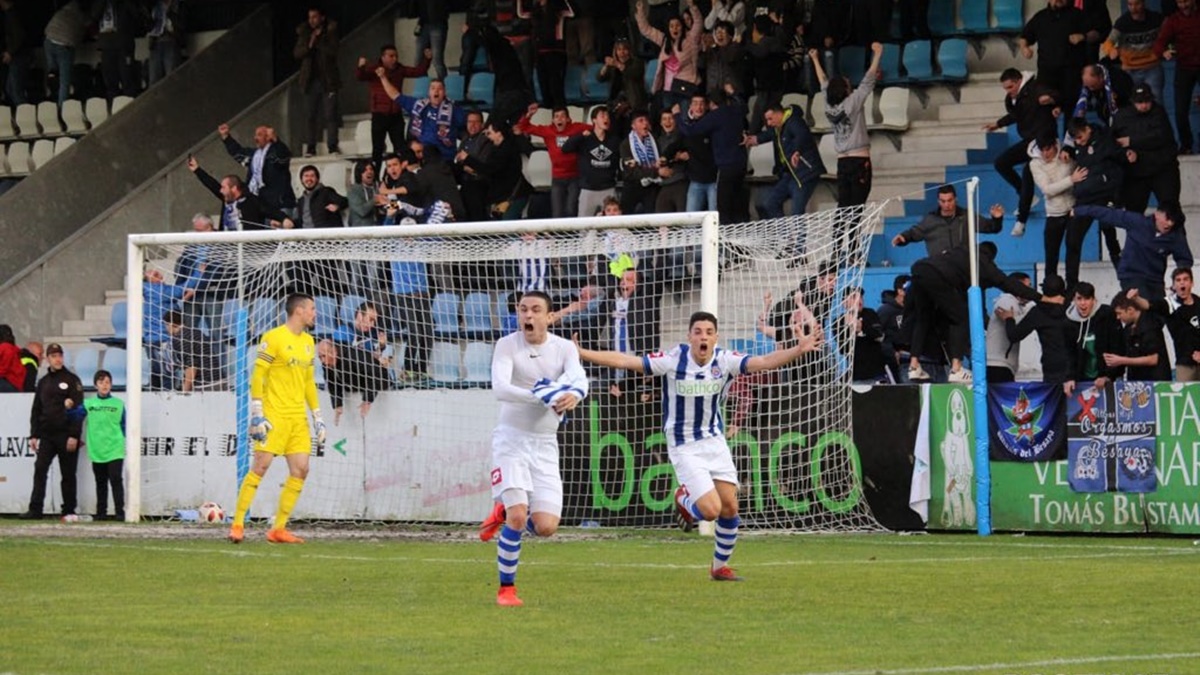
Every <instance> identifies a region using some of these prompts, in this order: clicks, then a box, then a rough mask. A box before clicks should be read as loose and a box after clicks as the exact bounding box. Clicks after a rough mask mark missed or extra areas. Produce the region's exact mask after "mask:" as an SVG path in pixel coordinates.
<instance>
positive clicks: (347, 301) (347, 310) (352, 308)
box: [338, 295, 367, 323]
mask: <svg viewBox="0 0 1200 675" xmlns="http://www.w3.org/2000/svg"><path fill="white" fill-rule="evenodd" d="M366 301H367V299H366V298H364V297H362V296H361V295H346V296H343V297H342V302H341V309H339V310H338V320H339V321H341V322H342V323H354V314H355V313H356V312H358V308H359V307H362V304H363V303H364V302H366Z"/></svg>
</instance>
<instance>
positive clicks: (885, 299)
mask: <svg viewBox="0 0 1200 675" xmlns="http://www.w3.org/2000/svg"><path fill="white" fill-rule="evenodd" d="M911 279H912V277H910V276H908V275H907V274H901V275H899V276H897V277H896V278H895V279H893V280H892V290H890V291H884V292H883V295H882V297H881V300H882V304H880V305H879V309H877V310H875V313H876V314H878V315H879V324H880V325H881V326H882V327H883V343H882V345H881V346H882V348H883V359H884V361H885V362H886V363H887V368H888V371H890V372H891V374H892V381H893V382H904V381H905V380H904V379H902V377H901V368H900V364H901V363H903V362H904V361H906V360H908V350H907V349H906V345H905V343H904V341H903V339H902V338H901V331H900V318H901V316H903V315H904V303H905V302H906V300H905V295H906V294H907V293H908V282H909V281H910V280H911Z"/></svg>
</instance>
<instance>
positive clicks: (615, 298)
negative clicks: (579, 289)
mask: <svg viewBox="0 0 1200 675" xmlns="http://www.w3.org/2000/svg"><path fill="white" fill-rule="evenodd" d="M661 307H662V293H661V288H659V287H658V283H657V281H656V279H655V278H654V273H653V272H651V273H649V274H646V273H644V272H639V271H638V270H637V269H636V268H632V269H627V270H625V271H624V272H622V273H621V279H620V281H619V282H618V284H617V287H616V288H615V289H614V290H613V292H612V297H611V298H609V300H608V302H607V303H606V304H605V313H606V314H608V318H609V324H608V332H609V336H610V337H609V342H610V345H609V346H610V348H611V349H612V350H613V351H614V352H620V353H622V354H648V353H651V352H654V351H656V350H658V348H659V347H660V346H661V342H662V335H661V332H660V326H661V324H662V309H661ZM625 377H626V373H625V372H624V371H622V370H620V369H614V370H613V371H612V372H611V373H610V374H609V378H608V379H609V382H610V383H611V384H610V385H609V387H608V393H609V394H611V395H612V396H613V397H615V398H620V397H621V396H622V395H623V394H624V392H625V389H627V388H628V387H626V386H625ZM643 388H648V387H643Z"/></svg>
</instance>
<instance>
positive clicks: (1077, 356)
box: [1065, 281, 1122, 395]
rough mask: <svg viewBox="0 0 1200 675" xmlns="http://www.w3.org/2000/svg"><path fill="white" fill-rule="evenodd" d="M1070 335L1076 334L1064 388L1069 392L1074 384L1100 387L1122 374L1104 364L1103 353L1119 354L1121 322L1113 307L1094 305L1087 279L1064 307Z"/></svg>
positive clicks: (1078, 286) (1090, 286)
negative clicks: (1069, 376)
mask: <svg viewBox="0 0 1200 675" xmlns="http://www.w3.org/2000/svg"><path fill="white" fill-rule="evenodd" d="M1067 320H1068V321H1070V322H1071V323H1069V324H1068V327H1069V329H1070V331H1069V335H1070V334H1073V335H1074V336H1075V346H1074V347H1073V348H1072V353H1073V355H1074V356H1073V358H1072V361H1071V379H1070V380H1068V381H1067V383H1066V384H1067V386H1066V388H1065V391H1066V393H1067V395H1070V394H1071V393H1072V391H1074V389H1075V387H1076V386H1077V385H1086V386H1085V387H1084V388H1087V387H1092V386H1094V387H1096V388H1097V389H1103V388H1104V387H1105V386H1107V385H1108V383H1109V382H1111V381H1113V380H1114V379H1116V378H1118V377H1120V376H1121V369H1119V368H1114V367H1111V366H1109V365H1107V364H1105V363H1104V354H1105V353H1108V352H1114V353H1118V352H1120V351H1121V350H1122V346H1121V340H1122V337H1121V324H1120V322H1118V321H1117V317H1116V315H1115V314H1114V313H1113V310H1112V307H1109V306H1108V305H1103V304H1100V305H1098V304H1096V287H1095V286H1093V285H1091V284H1089V283H1088V282H1086V281H1081V282H1079V283H1078V284H1076V286H1075V298H1074V302H1072V303H1071V306H1070V307H1069V308H1068V309H1067Z"/></svg>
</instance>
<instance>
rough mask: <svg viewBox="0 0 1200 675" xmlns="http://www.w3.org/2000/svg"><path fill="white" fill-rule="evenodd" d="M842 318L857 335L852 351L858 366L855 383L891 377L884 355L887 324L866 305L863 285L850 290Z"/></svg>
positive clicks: (875, 382) (854, 367)
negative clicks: (864, 305) (884, 336)
mask: <svg viewBox="0 0 1200 675" xmlns="http://www.w3.org/2000/svg"><path fill="white" fill-rule="evenodd" d="M842 304H843V306H844V308H845V310H846V313H845V314H843V315H842V319H843V320H844V321H845V322H846V325H847V326H848V327H849V329H850V333H851V335H853V336H854V338H853V340H854V341H853V344H851V345H849V348H850V349H849V350H848V351H850V352H852V354H853V358H854V366H853V369H852V370H851V373H850V379H851V380H853V382H854V383H855V384H879V383H881V382H885V381H886V380H887V362H886V361H885V360H884V356H883V323H882V322H881V321H880V320H879V315H878V314H876V313H875V310H873V309H871V308H870V307H863V297H862V289H861V288H848V289H846V296H845V299H844V300H843V303H842Z"/></svg>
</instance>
